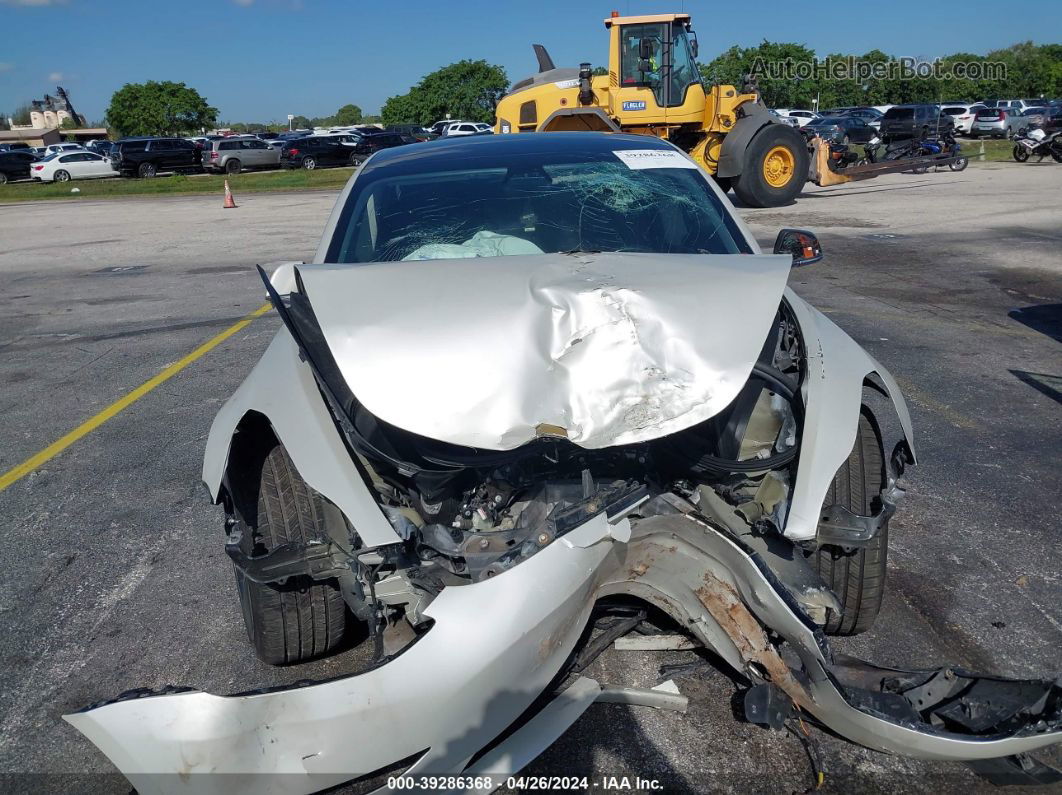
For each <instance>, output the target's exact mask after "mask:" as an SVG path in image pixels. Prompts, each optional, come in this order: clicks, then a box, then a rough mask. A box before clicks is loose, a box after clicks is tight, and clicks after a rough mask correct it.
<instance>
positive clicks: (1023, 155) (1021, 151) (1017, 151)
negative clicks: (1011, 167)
mask: <svg viewBox="0 0 1062 795" xmlns="http://www.w3.org/2000/svg"><path fill="white" fill-rule="evenodd" d="M1011 156H1012V157H1013V158H1014V159H1015V160H1017V161H1018V162H1019V163H1024V162H1025V161H1026V160H1028V159H1029V150H1028V149H1026V148H1025V147H1024V146H1022V145H1021V144H1014V151H1012V152H1011Z"/></svg>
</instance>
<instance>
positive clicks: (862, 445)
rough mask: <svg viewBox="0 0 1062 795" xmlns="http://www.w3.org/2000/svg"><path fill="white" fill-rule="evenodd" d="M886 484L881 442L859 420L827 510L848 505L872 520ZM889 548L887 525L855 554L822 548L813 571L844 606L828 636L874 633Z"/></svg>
mask: <svg viewBox="0 0 1062 795" xmlns="http://www.w3.org/2000/svg"><path fill="white" fill-rule="evenodd" d="M884 482H885V462H884V456H883V455H882V448H881V442H880V441H879V439H878V434H877V431H876V429H875V428H874V425H873V423H872V422H871V420H870V418H869V417H868V416H867V415H866V414H865V413H861V414H860V415H859V429H858V432H857V434H856V440H855V445H854V446H853V448H852V452H851V454H850V455H849V456H848V460H847V461H845V463H844V464H842V465H841V468H840V469H838V470H837V474H836V475H835V476H834V479H833V483H832V484H830V490H829V491H828V492H827V494H826V500H825V502H824V505H843V506H845V507H846V508H848V510H850V511H852V512H853V513H856V514H860V515H862V516H868V515H870V514H872V513H873V511H874V510H876V508H877V505H876V499H877V497H878V495H879V494H880V491H881V487H882V485H883V484H884ZM888 546H889V528H888V525H887V524H886V525H885V526H884V527H882V528H881V532H880V533H879V534H878V535H877V536H876V537H875V538H874V540H873V541H872V542H871V543H870V544H868V545H867V546H865V547H860V548H858V549H856V550H855V551H854V552H848V553H844V552H842V551H841V550H840V549H838V548H836V547H830V546H823V547H820V548H819V549H817V550H816V551H815V554H814V556H813V565H814V566H815V568H816V570H817V571H818V573H819V576H820V577H822V579H823V581H824V582H825V583H826V585H828V586H829V587H830V588H831V589H832V590H833V592H834V593H835V594H836V595H837V598H838V600H840V602H841V613H840V614H837V613H835V612H834V611H832V610H828V611H827V613H826V626H825V631H826V634H828V635H858V634H859V633H861V632H865V631H866V630H868V629H870V627H871V626H872V625H873V623H874V619H876V618H877V616H878V613H879V612H880V610H881V601H882V598H883V596H884V595H885V569H886V562H887V556H888Z"/></svg>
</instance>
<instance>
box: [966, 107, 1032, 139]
mask: <svg viewBox="0 0 1062 795" xmlns="http://www.w3.org/2000/svg"><path fill="white" fill-rule="evenodd" d="M1020 119H1021V115H1020V111H1018V110H1017V109H1016V108H1006V107H1004V108H985V109H984V110H979V111H977V118H975V119H974V123H973V128H972V129H971V130H970V136H971V137H973V138H980V137H981V136H982V135H985V136H988V137H990V138H1010V137H1011V136H1012V135H1014V134H1015V133H1017V132H1018V128H1019V127H1020V126H1021V121H1020Z"/></svg>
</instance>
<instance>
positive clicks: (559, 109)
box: [494, 12, 809, 207]
mask: <svg viewBox="0 0 1062 795" xmlns="http://www.w3.org/2000/svg"><path fill="white" fill-rule="evenodd" d="M605 27H606V28H607V29H608V31H609V55H608V74H607V75H601V76H598V77H594V76H592V74H591V69H590V64H589V63H584V64H581V65H580V67H579V68H578V69H558V68H557V67H556V66H554V64H553V61H552V59H551V58H550V57H549V54H548V53H547V52H546V50H545V49H544V48H543V47H542V46H541V45H538V44H536V45H534V48H535V52H536V54H537V56H538V65H539V72H538V74H536V75H534V76H533V77H530V78H527V79H526V80H522V81H520V82H518V83H516V84H515V85H514V86H513V87H512V90H511V91H510V93H509V94H507V95H506V96H504V97H503V98H502V99H501V101H500V102H499V103H498V108H497V122H496V126H495V130H494V131H495V132H496V133H518V132H551V131H558V130H599V131H613V132H621V131H622V132H629V133H639V134H642V135H655V136H657V137H659V138H666V139H668V140H670V141H672V142H673V143H674V144H675V145H677V146H679V147H680V148H682V149H684V150H685V151H686V152H688V153H689V154H690V156H691V157H692V158H693V159H694V160H695V161H697V163H699V164H700V165H701V166H702V167H703V168H704V169H705V170H706V171H707V172H708V173H709V174H711V175H712V176H714V177H715V179H716V181H717V182H719V183H720V185H721V186H722V187H723V189H724V190H725V189H726V188H728V187H731V186H732V187H733V189H734V192H735V193H736V194H737V195H738V197H739V198H740V199H741V201H742V202H744V203H745V204H746V205H748V206H751V207H778V206H781V205H784V204H789V203H790V202H792V201H793V199H794V198H796V196H797V194H799V193H800V190H801V188H802V187H803V185H804V182H805V181H806V180H807V178H808V159H809V155H808V145H807V142H806V141H805V140H804V137H803V136H802V135H801V134H800V133H799V132H797V130H795V129H794V128H792V127H789V126H788V125H786V124H784V123H781V122H778V121H776V119H775V117H774V116H772V115H771V113H770V112H769V111H768V110H767V108H766V107H765V106H764V104H763V103H762V102H761V101H760V99H759V95H758V94H757V93H755V92H754V91H753V92H751V93H738V90H737V89H736V88H734V86H711V87H710V88H707V89H706V88H705V87H704V85H703V84H702V83H701V76H700V71H699V70H698V68H697V63H696V61H695V58H696V57H697V37H696V34H695V33H694V32H693V30H692V28H691V26H690V16H689V14H655V15H651V16H631V17H621V16H619V15H618V14H616V12H613V16H611V17H610V18H608V19H606V20H605Z"/></svg>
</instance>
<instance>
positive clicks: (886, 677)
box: [65, 506, 1062, 795]
mask: <svg viewBox="0 0 1062 795" xmlns="http://www.w3.org/2000/svg"><path fill="white" fill-rule="evenodd" d="M650 513H651V511H648V510H644V509H643V511H642V514H643V516H642V518H636V519H629V518H622V519H618V520H617V519H614V518H613V519H611V520H610V519H609V517H608V516H607V515H606V514H603V513H601V514H597V515H596V516H594V517H593V518H592V519H590V520H589V521H587V522H586V523H584V524H583V525H581V526H579V527H577V528H575V529H574V530H572V531H571V532H569V533H568V534H567V535H565V536H563V537H562V538H559V539H557V540H556V541H555V542H554V543H552V544H550V545H549V546H548V547H546V548H545V549H543V550H542V551H541V552H539V553H538V554H537V555H535V556H533V557H532V558H530V559H528V560H526V561H525V562H523V563H521V564H520V565H519V566H516V567H514V568H512V569H510V570H507V571H504V572H502V573H501V574H499V575H497V576H495V577H493V578H489V579H485V580H483V581H481V582H477V583H474V584H469V585H463V586H456V587H449V588H445V589H443V591H442V592H441V593H440V595H439V596H438V597H437V598H436V599H435V600H434V602H432V603H431V605H430V606H429V607H428V608H427V609H426V611H425V614H426V615H427V616H428V617H429V618H430V619H431V620H432V621H433V622H434V623H433V625H432V627H431V629H429V630H428V631H427V632H426V633H424V634H423V635H422V636H421V637H420V638H419V639H417V640H416V641H415V642H414V643H413V644H412V645H411V646H409V647H407V648H406V650H405V651H403V652H402V653H401V654H399V655H398V656H397V657H395V658H393V659H392V660H390V661H389V662H386V663H385V664H383V665H381V666H379V667H377V668H375V669H373V670H370V671H368V672H366V673H362V674H358V675H355V676H350V677H346V678H341V679H337V680H333V681H330V682H325V683H321V684H314V685H309V686H296V687H291V688H285V689H279V690H273V691H269V692H261V693H251V694H245V695H236V696H227V697H221V696H214V695H210V694H207V693H201V692H179V693H169V694H161V695H157V694H149V695H146V696H144V695H143V694H141V693H134V694H129V695H127V696H126V697H120V698H119V699H118V700H116V701H113V702H109V703H106V704H103V705H101V706H96V707H92V708H89V709H87V710H85V711H82V712H79V713H75V714H72V715H67V716H65V718H66V720H67V721H69V722H70V723H71V724H73V725H74V726H75V727H76V728H78V729H79V730H80V731H81V732H83V733H84V734H85V735H86V736H87V737H88V738H89V739H90V740H92V742H93V743H95V744H96V745H97V747H99V748H100V750H101V751H103V752H104V753H105V754H106V755H107V756H108V757H109V758H110V759H111V760H112V761H113V762H114V763H115V765H117V767H118V768H119V769H120V770H121V771H122V773H124V774H125V775H126V776H127V777H128V778H129V780H130V781H131V782H132V784H133V785H134V786H135V787H136V789H137V791H139V792H140V793H152V792H170V791H174V790H182V791H184V790H188V791H195V792H217V793H225V795H235V793H240V792H270V793H304V792H314V791H317V790H320V789H324V788H327V787H330V786H334V785H337V784H340V783H342V782H346V781H350V780H352V779H365V781H364V782H363V783H365V784H366V785H370V784H371V783H372V781H374V780H375V781H377V783H376V785H377V786H383V785H385V783H386V778H384V779H380V775H381V773H382V772H383V773H388V772H389V773H391V774H401V773H406V774H409V775H414V776H417V775H425V776H428V775H446V774H449V775H452V774H463V775H477V774H482V773H493V774H495V775H506V774H510V773H514V772H516V771H517V770H519V768H520V767H521V766H523V765H524V764H526V763H527V762H528V761H530V760H531V759H532V758H533V757H534V756H535V755H537V754H538V753H539V752H541V751H542V750H544V749H545V748H546V747H547V746H548V745H549V744H550V743H551V742H552V741H553V740H555V739H556V738H557V737H558V736H560V734H562V733H563V731H564V730H565V729H567V728H568V726H570V725H571V724H572V723H573V722H574V721H575V720H576V719H577V718H578V717H579V715H581V714H582V712H583V711H584V710H585V709H586V708H587V707H588V706H589V705H590V704H591V703H593V702H594V701H595V700H600V699H601V698H602V689H601V687H600V686H599V685H597V683H596V682H593V680H588V679H577V680H576V681H575V682H574V684H572V685H570V686H569V687H568V688H567V689H566V690H564V691H562V693H561V694H560V695H559V696H557V697H556V698H555V699H554V700H552V701H550V702H548V703H546V704H545V706H542V703H543V699H542V698H541V696H542V694H543V692H544V691H545V690H546V689H547V687H549V686H550V684H551V683H553V682H555V680H557V678H558V674H560V673H562V672H563V670H564V666H565V662H566V661H567V660H568V659H569V657H570V655H571V652H572V651H573V649H574V648H575V646H576V644H577V642H578V640H579V638H580V636H581V635H582V633H583V631H584V629H585V627H586V625H587V622H588V620H589V617H590V612H591V609H592V607H593V605H594V603H595V601H596V600H597V599H599V598H602V597H607V596H614V595H624V596H633V597H637V598H641V599H643V600H645V601H646V602H648V603H649V604H652V605H654V606H656V607H659V608H660V609H662V610H664V611H665V612H667V613H668V614H669V615H671V616H672V617H673V618H674V619H676V620H677V621H679V622H680V624H682V625H683V626H685V627H687V628H688V629H689V631H690V632H691V633H692V634H693V635H694V636H695V637H696V638H697V639H698V640H699V641H700V642H701V643H703V644H704V645H705V647H707V648H709V649H711V650H712V651H714V652H715V653H716V654H718V655H719V656H720V657H721V658H723V659H724V660H726V661H727V662H728V663H729V664H730V665H731V666H732V667H734V668H735V669H736V670H737V671H739V672H740V673H742V674H743V675H744V676H746V677H747V678H748V679H749V680H750V681H751V682H753V684H754V685H757V686H760V687H761V688H766V689H767V690H768V691H769V693H770V694H772V696H771V697H770V698H769V699H767V701H769V702H770V710H769V711H770V712H771V713H772V714H773V715H774V716H776V717H777V716H781V717H783V718H784V716H785V715H786V714H788V713H789V712H791V711H796V710H799V711H802V712H804V713H807V714H810V715H812V716H814V718H816V719H817V720H818V721H820V722H821V723H822V724H824V725H825V726H827V727H828V728H829V729H831V730H832V731H834V732H836V733H837V734H839V735H841V736H843V737H846V738H848V739H849V740H852V741H854V742H856V743H859V744H861V745H864V746H867V747H870V748H875V749H878V750H881V751H885V752H890V753H897V754H902V755H906V756H913V757H921V758H926V759H952V760H979V759H990V758H995V757H1005V756H1012V755H1016V754H1021V753H1024V752H1028V751H1032V750H1035V749H1037V748H1042V747H1044V746H1047V745H1050V744H1052V743H1055V742H1059V741H1062V684H1060V682H1059V681H1051V680H1042V681H1041V680H1035V681H1021V682H1016V681H1009V680H1001V679H997V678H991V677H978V676H974V675H970V674H967V673H965V672H962V671H959V670H955V669H947V668H944V669H939V670H935V671H924V672H914V673H912V672H900V671H893V670H889V669H881V668H875V667H874V666H870V665H868V664H866V663H862V662H859V661H856V660H851V659H848V658H841V657H840V656H834V655H832V654H831V652H830V650H829V647H828V646H827V643H826V640H825V637H824V636H823V635H822V633H821V632H820V631H819V629H818V628H817V626H816V625H815V624H814V623H813V622H812V621H811V620H810V619H809V618H808V616H807V614H806V613H805V612H804V610H803V609H802V608H801V606H800V603H799V601H798V599H797V598H796V597H795V595H794V594H793V593H792V592H791V591H790V589H789V588H788V587H787V586H786V585H784V584H783V583H782V581H781V580H779V579H778V577H777V576H776V575H775V574H774V572H773V571H772V569H771V567H770V566H769V565H768V564H767V562H766V561H765V560H764V558H763V556H762V555H761V553H760V552H757V551H755V550H753V549H752V548H751V547H748V546H746V545H745V543H744V542H743V541H742V540H741V539H740V538H738V537H737V536H735V535H733V534H731V533H730V532H729V531H727V530H726V529H725V528H722V527H719V526H717V525H715V524H713V523H712V522H710V521H709V520H708V519H706V518H705V517H703V516H700V515H699V514H696V513H695V512H694V511H693V509H692V506H691V507H690V510H688V511H684V512H682V511H678V510H675V509H674V508H673V507H672V508H668V507H667V506H663V509H662V510H660V511H659V512H658V513H656V514H655V515H649V514H650ZM760 692H761V693H762V692H763V691H762V690H761V691H760ZM660 698H663V697H662V696H661V697H660ZM657 700H659V699H647V700H644V701H643V702H641V703H651V704H656V705H660V704H658V703H657ZM634 701H635V703H639V702H638V701H637V699H634ZM533 707H534V708H533ZM536 709H537V711H536ZM761 722H766V723H771V719H770V718H765V719H764V720H763V721H761ZM217 774H237V775H217ZM260 774H273V775H267V776H263V775H260ZM373 777H375V779H374V778H373ZM501 780H502V779H497V781H499V782H500V781H501Z"/></svg>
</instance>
